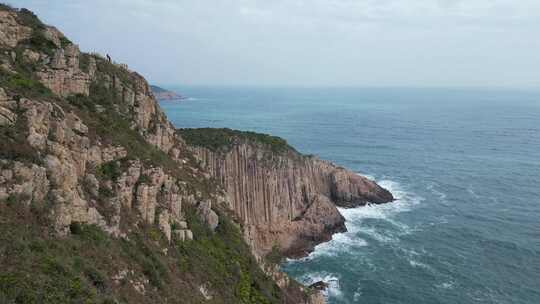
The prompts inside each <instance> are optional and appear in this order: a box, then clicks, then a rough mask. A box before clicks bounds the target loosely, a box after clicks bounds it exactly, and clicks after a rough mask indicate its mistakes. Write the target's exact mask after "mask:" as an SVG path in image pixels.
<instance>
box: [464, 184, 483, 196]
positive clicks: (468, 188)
mask: <svg viewBox="0 0 540 304" xmlns="http://www.w3.org/2000/svg"><path fill="white" fill-rule="evenodd" d="M467 192H469V194H470V195H471V196H472V197H473V198H475V199H476V198H480V195H478V194H476V192H474V190H473V187H472V185H469V186H467Z"/></svg>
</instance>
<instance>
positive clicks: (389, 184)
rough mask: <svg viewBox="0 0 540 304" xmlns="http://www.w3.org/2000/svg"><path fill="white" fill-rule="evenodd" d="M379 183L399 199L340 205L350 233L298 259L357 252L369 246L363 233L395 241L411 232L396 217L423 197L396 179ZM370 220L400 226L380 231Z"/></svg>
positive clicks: (319, 246)
mask: <svg viewBox="0 0 540 304" xmlns="http://www.w3.org/2000/svg"><path fill="white" fill-rule="evenodd" d="M379 185H381V186H382V187H384V188H386V189H388V190H389V191H390V192H392V194H393V195H394V197H395V198H396V201H395V202H392V203H389V204H381V205H373V204H372V205H367V206H362V207H358V208H354V209H346V208H338V209H339V211H340V212H341V214H342V215H343V216H344V217H345V220H346V221H345V225H346V227H347V232H344V233H338V234H334V236H333V237H332V240H331V241H329V242H326V243H322V244H319V245H317V246H316V247H315V249H314V251H313V252H312V253H311V254H310V255H309V256H307V257H305V258H302V259H299V260H295V261H294V262H305V261H310V260H313V259H315V258H318V257H321V256H337V255H338V254H340V253H346V252H352V251H357V250H358V249H359V248H360V247H363V246H368V245H369V243H368V241H366V239H364V238H362V234H364V235H367V236H369V237H370V239H373V240H374V241H377V242H381V243H391V242H398V241H399V239H398V237H399V236H400V235H403V234H409V233H411V232H412V231H413V230H412V229H411V228H409V227H408V226H407V225H406V224H404V223H401V222H399V221H397V220H395V219H394V218H393V217H394V216H395V215H397V214H399V213H401V212H408V211H410V210H411V209H412V207H413V206H414V205H416V204H418V203H420V202H421V201H422V200H423V199H422V198H421V197H418V196H417V195H415V194H414V193H409V192H407V191H406V190H405V189H403V187H402V186H401V185H400V184H399V183H397V182H394V181H390V180H382V181H380V182H379ZM366 219H379V220H383V221H385V222H387V223H390V224H391V225H392V226H394V227H395V228H396V229H386V230H378V229H376V228H373V227H367V226H365V225H363V222H364V220H366ZM289 262H293V261H289Z"/></svg>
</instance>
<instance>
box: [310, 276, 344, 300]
mask: <svg viewBox="0 0 540 304" xmlns="http://www.w3.org/2000/svg"><path fill="white" fill-rule="evenodd" d="M300 282H302V283H303V284H305V285H308V286H309V285H311V284H313V283H317V282H324V283H326V284H328V288H326V290H324V291H323V294H324V296H325V297H326V298H328V297H333V298H341V297H343V292H342V291H341V288H340V286H339V277H338V276H336V275H335V274H331V273H328V272H312V273H307V274H305V275H303V276H301V277H300Z"/></svg>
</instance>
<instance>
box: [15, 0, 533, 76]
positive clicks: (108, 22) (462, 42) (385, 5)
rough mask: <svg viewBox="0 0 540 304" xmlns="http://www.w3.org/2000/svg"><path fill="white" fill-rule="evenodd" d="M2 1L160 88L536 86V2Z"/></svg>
mask: <svg viewBox="0 0 540 304" xmlns="http://www.w3.org/2000/svg"><path fill="white" fill-rule="evenodd" d="M8 2H9V1H8ZM12 4H13V5H18V6H27V7H29V8H30V9H33V10H35V11H36V12H37V13H39V14H40V15H41V16H43V17H44V18H45V20H46V21H47V22H49V23H52V24H55V25H58V26H59V28H60V29H62V30H63V31H65V32H66V33H67V34H68V35H69V36H71V37H73V38H74V40H75V41H78V42H79V43H80V45H81V47H82V48H83V49H85V50H98V51H100V52H108V53H111V54H112V55H113V56H114V57H115V58H117V59H118V60H121V61H124V62H128V63H129V64H130V65H131V66H133V67H134V68H136V69H138V70H141V71H142V72H143V73H144V74H145V75H147V76H148V77H149V78H150V79H151V80H152V81H156V82H160V83H179V84H182V83H189V84H223V85H228V84H255V85H280V84H284V85H415V86H423V85H427V86H435V85H436V86H444V85H481V86H534V85H538V84H539V79H540V42H538V39H537V36H538V35H539V34H540V1H537V0H520V1H515V0H514V1H511V0H309V1H308V0H273V1H267V0H265V1H262V0H213V1H210V0H207V1H204V0H201V1H193V0H116V1H110V0H109V1H105V0H94V1H87V0H71V1H65V0H47V1H40V0H17V3H12Z"/></svg>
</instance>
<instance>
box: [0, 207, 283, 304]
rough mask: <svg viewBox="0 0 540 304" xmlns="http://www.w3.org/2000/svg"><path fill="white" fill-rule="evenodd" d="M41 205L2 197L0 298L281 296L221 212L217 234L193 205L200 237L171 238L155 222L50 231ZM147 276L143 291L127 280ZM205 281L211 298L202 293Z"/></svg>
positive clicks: (222, 301)
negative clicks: (108, 229) (111, 230)
mask: <svg viewBox="0 0 540 304" xmlns="http://www.w3.org/2000/svg"><path fill="white" fill-rule="evenodd" d="M36 212H39V211H37V210H36V209H33V208H30V207H26V206H24V205H21V204H13V205H7V204H5V203H3V202H0V269H2V271H1V272H0V302H1V303H7V304H18V303H21V304H22V303H24V304H33V303H40V304H41V303H42V304H48V303H51V304H52V303H55V304H57V303H60V304H62V303H66V304H67V303H98V304H102V303H103V304H105V303H135V304H138V303H147V302H148V301H149V300H150V301H152V303H177V304H180V303H182V304H190V303H213V304H218V303H219V304H226V303H245V304H248V303H249V304H264V303H282V299H283V295H282V293H281V291H280V290H279V288H278V287H277V286H276V285H275V284H274V283H273V282H272V281H271V280H270V279H269V278H268V277H266V276H265V275H264V274H263V273H262V271H261V270H260V269H259V268H258V266H257V264H256V261H255V259H254V258H253V256H252V255H251V254H250V252H249V249H248V247H247V246H246V244H245V243H244V242H243V240H242V236H241V234H240V230H239V228H238V227H236V226H235V224H233V223H232V222H231V221H230V220H228V218H227V217H226V216H224V215H223V214H221V216H220V221H221V222H220V225H219V226H218V228H217V230H216V232H215V233H212V232H210V231H209V230H208V228H207V226H206V225H205V224H203V223H202V222H201V221H200V220H199V218H198V217H197V216H196V215H195V211H194V210H192V209H190V210H188V211H187V213H188V222H189V225H190V227H191V228H192V229H193V231H194V235H195V239H194V240H193V241H186V242H183V243H173V244H171V245H168V243H167V241H166V240H165V239H164V237H163V235H162V234H161V233H160V232H159V231H158V230H157V228H156V227H154V226H144V225H142V226H140V227H139V229H136V230H134V232H132V233H131V234H130V235H129V239H115V238H111V237H110V236H109V235H108V234H106V233H104V232H103V231H102V230H101V229H100V228H98V227H96V226H92V225H85V224H80V223H73V224H71V226H70V227H69V228H70V231H71V235H70V236H68V237H64V238H57V237H52V236H51V235H52V234H51V231H50V230H48V229H47V228H45V227H50V225H48V224H47V221H48V219H47V218H43V217H40V216H36V215H37V214H36ZM167 247H168V253H167V254H164V253H163V250H162V248H167ZM122 272H123V273H124V274H123V275H122V276H119V274H120V273H122ZM113 277H116V281H115V280H114V279H113ZM145 279H147V280H148V283H147V284H146V283H145V295H144V296H143V295H142V294H141V293H139V292H137V291H136V290H135V289H134V287H133V284H132V283H130V281H136V282H141V283H142V282H143V281H145ZM203 285H204V286H206V287H207V288H208V289H209V290H210V293H211V295H212V296H213V299H212V300H211V301H205V300H204V299H203V296H202V294H201V293H200V292H199V287H200V286H203Z"/></svg>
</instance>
